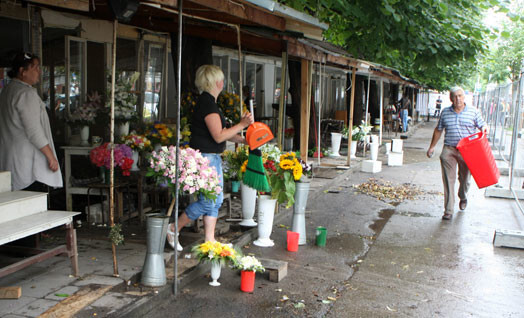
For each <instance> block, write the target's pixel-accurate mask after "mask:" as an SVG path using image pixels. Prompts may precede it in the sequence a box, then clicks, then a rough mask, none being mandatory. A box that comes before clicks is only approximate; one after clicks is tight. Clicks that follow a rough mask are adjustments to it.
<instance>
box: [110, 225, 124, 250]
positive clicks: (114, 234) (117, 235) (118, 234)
mask: <svg viewBox="0 0 524 318" xmlns="http://www.w3.org/2000/svg"><path fill="white" fill-rule="evenodd" d="M109 239H110V240H111V242H112V243H113V244H115V245H116V246H118V245H120V244H122V243H124V235H123V234H122V224H115V225H113V226H112V227H111V230H110V231H109Z"/></svg>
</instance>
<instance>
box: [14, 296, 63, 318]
mask: <svg viewBox="0 0 524 318" xmlns="http://www.w3.org/2000/svg"><path fill="white" fill-rule="evenodd" d="M57 303H58V302H57V301H54V300H49V299H37V300H35V301H33V302H31V303H28V304H27V305H26V306H24V307H22V308H18V309H17V310H14V311H13V314H17V315H24V316H28V317H38V316H39V315H40V314H42V313H44V312H45V311H47V310H48V309H49V308H51V307H53V306H54V305H56V304H57Z"/></svg>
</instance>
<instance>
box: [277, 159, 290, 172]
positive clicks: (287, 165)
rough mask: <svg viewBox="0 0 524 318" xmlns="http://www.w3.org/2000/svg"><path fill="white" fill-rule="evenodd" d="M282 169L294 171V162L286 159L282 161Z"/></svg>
mask: <svg viewBox="0 0 524 318" xmlns="http://www.w3.org/2000/svg"><path fill="white" fill-rule="evenodd" d="M279 165H280V168H282V169H284V170H291V169H293V166H294V165H293V161H291V160H289V159H284V160H282V161H280V164H279Z"/></svg>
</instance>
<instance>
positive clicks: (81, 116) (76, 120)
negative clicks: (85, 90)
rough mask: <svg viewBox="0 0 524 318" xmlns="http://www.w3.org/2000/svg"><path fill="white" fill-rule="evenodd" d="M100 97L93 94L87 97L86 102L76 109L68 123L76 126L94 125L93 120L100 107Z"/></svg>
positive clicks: (96, 93) (95, 93)
mask: <svg viewBox="0 0 524 318" xmlns="http://www.w3.org/2000/svg"><path fill="white" fill-rule="evenodd" d="M101 105H102V104H101V101H100V95H98V92H96V91H95V92H93V93H91V94H88V95H87V101H86V102H85V103H84V104H82V106H80V107H77V108H76V109H75V110H74V111H73V112H72V113H71V116H70V117H69V121H70V122H71V123H73V124H74V125H78V126H89V125H91V124H94V123H95V118H96V115H97V113H98V111H99V110H100V107H101Z"/></svg>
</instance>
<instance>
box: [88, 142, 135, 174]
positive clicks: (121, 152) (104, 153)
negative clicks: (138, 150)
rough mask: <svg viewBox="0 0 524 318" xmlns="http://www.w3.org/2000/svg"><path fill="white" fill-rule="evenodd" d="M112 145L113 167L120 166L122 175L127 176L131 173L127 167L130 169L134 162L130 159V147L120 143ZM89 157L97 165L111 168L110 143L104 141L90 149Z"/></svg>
mask: <svg viewBox="0 0 524 318" xmlns="http://www.w3.org/2000/svg"><path fill="white" fill-rule="evenodd" d="M114 147H115V148H114V167H120V168H121V169H122V175H124V176H129V175H130V174H131V173H130V172H129V169H131V166H132V165H133V162H134V161H133V159H131V157H132V155H133V154H132V151H131V148H129V147H128V146H126V145H122V144H115V145H114ZM89 158H90V159H91V162H92V163H94V164H95V165H96V166H97V167H104V168H106V169H111V144H110V143H108V142H106V143H105V144H103V145H101V146H98V147H96V148H94V149H92V150H91V151H90V152H89Z"/></svg>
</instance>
